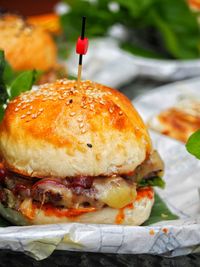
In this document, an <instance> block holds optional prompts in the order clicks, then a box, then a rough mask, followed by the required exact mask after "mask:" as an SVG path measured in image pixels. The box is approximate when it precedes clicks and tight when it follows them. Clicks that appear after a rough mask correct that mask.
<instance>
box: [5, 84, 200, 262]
mask: <svg viewBox="0 0 200 267" xmlns="http://www.w3.org/2000/svg"><path fill="white" fill-rule="evenodd" d="M199 88H200V80H195V81H188V82H182V83H177V84H175V85H168V86H165V87H164V88H163V89H162V88H160V89H157V90H155V91H152V92H150V93H148V94H146V95H144V96H142V97H140V98H138V99H136V100H135V101H133V102H134V104H135V106H137V108H138V110H139V112H140V113H141V115H142V116H143V118H144V119H145V120H146V119H147V118H148V117H149V116H150V115H152V114H153V113H155V112H157V111H158V110H159V109H161V108H165V107H166V106H167V105H172V104H173V103H175V102H176V100H177V99H178V98H179V97H186V96H188V95H189V96H190V97H194V96H195V95H198V94H199ZM170 101H171V102H170ZM151 136H152V139H153V143H154V146H155V148H156V149H158V150H159V152H160V154H161V156H162V158H163V159H164V161H165V165H166V170H165V175H164V179H165V181H166V189H165V190H157V191H158V193H159V195H160V196H161V197H162V198H163V200H164V201H165V203H166V204H167V205H168V207H169V208H170V210H171V211H172V212H174V213H175V214H177V215H178V216H179V217H180V219H179V220H174V221H162V222H159V223H156V224H154V225H151V226H137V227H135V226H120V225H94V224H93V225H92V224H78V223H70V224H56V225H43V226H27V227H5V228H3V227H2V228H0V248H1V249H12V250H15V251H22V252H24V253H26V254H28V255H31V256H32V257H34V258H36V259H38V260H41V259H44V258H46V257H48V256H49V255H50V254H51V253H52V252H53V251H54V250H55V249H62V250H72V251H91V252H107V253H133V254H140V253H147V254H155V255H160V254H164V255H166V256H178V255H185V254H188V253H191V252H198V251H200V213H199V207H200V205H199V191H198V188H199V187H200V161H198V160H197V159H196V158H194V157H193V156H191V155H190V154H188V152H187V151H186V149H185V146H184V145H183V144H182V143H180V142H178V141H176V140H172V139H170V138H168V137H166V136H162V135H160V134H157V133H154V132H151Z"/></svg>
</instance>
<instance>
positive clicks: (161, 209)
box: [143, 193, 179, 226]
mask: <svg viewBox="0 0 200 267" xmlns="http://www.w3.org/2000/svg"><path fill="white" fill-rule="evenodd" d="M178 218H179V217H178V216H177V215H175V214H173V213H172V212H171V211H170V210H169V209H168V207H167V205H166V204H165V203H164V201H163V200H162V199H161V198H160V196H159V195H158V194H157V193H155V203H154V206H153V208H152V211H151V215H150V217H149V219H148V220H147V221H146V222H145V223H144V224H143V225H144V226H147V225H151V224H153V223H157V222H160V221H168V220H177V219H178Z"/></svg>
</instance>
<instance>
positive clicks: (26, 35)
mask: <svg viewBox="0 0 200 267" xmlns="http://www.w3.org/2000/svg"><path fill="white" fill-rule="evenodd" d="M0 49H1V50H4V52H5V56H6V59H7V60H8V62H9V64H10V65H11V66H12V68H13V69H14V70H15V71H24V70H32V69H37V70H40V71H42V73H43V75H42V76H41V79H40V81H39V82H40V83H42V82H47V81H48V82H49V81H53V80H55V79H56V78H59V77H62V76H63V75H64V74H65V70H64V67H62V66H61V65H59V64H57V48H56V44H55V42H54V40H53V38H52V36H51V35H50V33H49V32H47V31H45V30H44V29H43V28H41V27H39V26H36V25H31V24H30V23H28V22H27V21H26V20H25V19H24V18H21V17H20V16H17V15H13V14H7V13H6V14H4V15H1V16H0Z"/></svg>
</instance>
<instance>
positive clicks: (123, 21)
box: [0, 0, 200, 98]
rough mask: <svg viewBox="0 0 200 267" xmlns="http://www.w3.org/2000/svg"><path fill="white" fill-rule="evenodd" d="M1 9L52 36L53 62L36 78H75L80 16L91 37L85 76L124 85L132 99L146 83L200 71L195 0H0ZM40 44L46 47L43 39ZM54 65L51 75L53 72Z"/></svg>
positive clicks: (0, 44)
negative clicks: (41, 76) (54, 51)
mask: <svg viewBox="0 0 200 267" xmlns="http://www.w3.org/2000/svg"><path fill="white" fill-rule="evenodd" d="M0 8H1V13H2V18H1V20H5V16H6V14H8V13H10V14H15V15H17V16H21V17H23V19H25V20H26V23H28V24H31V25H34V27H41V28H43V29H44V30H45V31H48V33H49V34H50V35H51V36H52V38H53V41H54V42H55V46H56V62H54V63H52V64H51V65H52V66H50V67H49V69H48V68H47V69H45V70H44V69H43V71H45V72H46V73H47V72H48V75H46V76H45V78H42V79H41V82H44V81H46V80H47V81H48V77H51V78H50V79H49V80H53V79H55V78H56V77H58V78H60V77H63V76H67V77H69V78H73V77H76V75H77V62H78V57H77V55H76V53H75V45H76V40H77V38H78V36H79V35H80V29H81V18H82V16H83V15H84V16H86V17H87V25H86V36H87V37H88V38H89V41H90V45H89V51H88V53H87V55H86V56H85V57H84V65H83V78H84V79H91V80H94V81H97V82H101V83H104V84H107V85H110V86H113V87H116V88H117V89H123V90H124V92H125V93H126V94H127V95H128V96H129V97H130V98H133V96H134V95H137V94H138V93H142V92H143V91H144V90H146V88H152V87H154V86H156V85H160V84H165V83H168V82H170V81H176V80H181V79H185V78H190V77H196V76H198V75H199V73H200V60H199V57H200V31H199V29H200V25H199V20H200V19H199V10H200V0H140V1H136V0H126V1H123V0H116V1H110V0H66V1H56V0H43V1H34V0H28V1H25V0H22V1H9V0H1V1H0ZM2 27H3V26H2ZM10 35H12V33H10ZM10 38H11V39H12V37H11V36H10ZM34 38H35V39H36V38H37V36H35V37H34ZM38 38H39V37H38ZM1 39H4V36H3V34H2V36H1V33H0V48H2V49H4V50H5V53H6V57H7V60H8V62H9V63H10V64H11V65H12V61H14V60H12V59H10V58H11V54H12V53H11V51H10V50H9V49H8V48H7V47H6V46H7V45H8V44H5V42H4V43H3V42H2V41H1ZM11 42H14V41H11ZM24 45H25V46H26V45H27V44H26V43H25V42H24ZM43 45H44V47H45V46H46V49H47V47H48V44H45V42H44V44H43ZM16 46H17V45H16V44H15V49H16ZM41 46H42V44H41V45H40V47H39V48H38V50H42V48H41ZM7 50H9V51H7ZM35 50H37V49H35ZM20 51H21V53H22V49H21V50H20ZM29 53H30V54H31V49H30V51H29ZM38 53H39V52H38ZM41 61H42V59H41ZM22 65H23V64H22ZM25 65H26V64H25ZM58 65H59V67H58ZM55 66H56V74H55V71H52V69H54V70H55ZM30 67H31V66H30ZM40 67H41V66H40V64H38V69H39V68H40ZM14 68H16V66H14ZM23 68H24V67H23ZM25 68H29V67H25ZM34 68H37V65H36V66H34ZM17 70H18V67H17ZM19 70H21V66H20V67H19Z"/></svg>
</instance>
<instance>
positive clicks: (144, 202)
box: [0, 190, 154, 226]
mask: <svg viewBox="0 0 200 267" xmlns="http://www.w3.org/2000/svg"><path fill="white" fill-rule="evenodd" d="M150 192H151V195H150V196H149V194H148V195H142V196H140V197H139V198H138V199H136V200H135V202H134V203H133V204H130V205H128V206H127V207H125V208H122V209H113V208H109V207H106V208H103V209H101V210H98V211H93V212H88V213H84V214H83V215H80V216H74V217H66V216H56V215H52V214H51V215H49V214H48V215H47V214H46V212H45V210H43V209H39V208H35V209H34V217H33V218H31V219H30V218H27V217H26V216H24V215H23V214H22V213H21V212H19V211H15V210H12V209H10V208H5V207H4V206H3V205H2V204H0V213H1V215H2V216H3V217H4V218H5V219H7V220H9V221H10V222H12V223H14V224H16V225H34V224H54V223H69V222H70V223H71V222H77V223H92V224H93V223H95V224H97V223H99V224H122V225H123V224H124V225H135V226H136V225H141V224H142V223H144V222H145V221H146V220H147V219H148V218H149V216H150V213H151V209H152V206H153V204H154V193H153V190H151V191H150Z"/></svg>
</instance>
